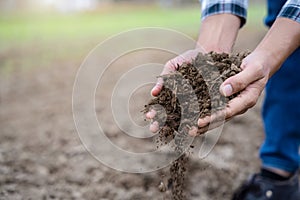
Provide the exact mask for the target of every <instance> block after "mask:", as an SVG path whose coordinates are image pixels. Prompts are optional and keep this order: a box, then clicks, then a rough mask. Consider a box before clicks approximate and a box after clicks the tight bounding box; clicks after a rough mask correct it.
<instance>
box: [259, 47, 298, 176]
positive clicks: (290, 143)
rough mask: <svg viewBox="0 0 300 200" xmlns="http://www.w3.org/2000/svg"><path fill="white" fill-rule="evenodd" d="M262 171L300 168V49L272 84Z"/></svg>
mask: <svg viewBox="0 0 300 200" xmlns="http://www.w3.org/2000/svg"><path fill="white" fill-rule="evenodd" d="M263 121H264V127H265V134H266V138H265V142H264V144H263V145H262V147H261V150H260V157H261V159H262V164H263V167H266V168H269V169H275V171H276V169H278V170H281V171H285V172H289V173H294V172H295V171H296V170H298V168H299V163H300V157H299V145H300V127H299V126H300V48H298V49H297V50H296V51H295V52H294V53H293V54H292V55H291V56H290V57H289V58H288V59H287V60H286V62H285V63H284V64H283V66H282V67H281V69H280V70H279V71H278V72H277V73H275V74H274V76H273V77H272V78H271V79H270V80H269V82H268V84H267V87H266V97H265V102H264V105H263Z"/></svg>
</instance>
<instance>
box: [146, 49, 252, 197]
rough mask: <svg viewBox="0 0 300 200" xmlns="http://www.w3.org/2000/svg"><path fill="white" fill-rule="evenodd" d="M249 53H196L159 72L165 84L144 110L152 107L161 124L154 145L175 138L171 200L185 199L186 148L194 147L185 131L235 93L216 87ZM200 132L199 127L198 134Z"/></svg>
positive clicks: (213, 111)
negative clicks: (187, 60) (171, 69)
mask: <svg viewBox="0 0 300 200" xmlns="http://www.w3.org/2000/svg"><path fill="white" fill-rule="evenodd" d="M248 54H249V53H238V54H226V53H222V54H218V53H214V52H210V53H208V54H201V53H199V54H198V55H197V57H196V58H195V59H194V60H192V61H191V62H190V63H183V64H182V65H181V66H178V70H177V71H175V72H172V73H170V74H167V75H162V76H161V78H162V79H163V81H164V86H163V88H162V90H161V92H160V93H159V95H158V96H157V97H155V98H154V99H152V100H151V101H150V102H149V103H148V104H147V105H145V110H144V112H145V113H146V112H149V111H150V110H152V109H154V110H155V111H156V115H155V117H154V119H153V121H157V122H158V123H159V125H160V129H159V134H158V137H157V139H156V144H157V147H160V146H162V145H166V144H168V143H169V142H170V141H172V140H175V141H174V143H175V148H174V151H175V153H177V154H178V158H177V159H176V160H175V161H173V162H172V164H171V166H170V176H171V177H170V179H169V180H168V183H167V185H168V186H167V188H168V189H170V190H171V191H172V198H173V199H174V200H183V199H186V197H185V194H184V191H185V188H184V186H185V177H186V170H187V165H188V153H187V150H188V149H189V148H193V147H194V146H193V145H190V144H188V141H189V140H188V139H187V138H188V137H189V136H188V131H189V130H190V129H191V127H193V126H194V127H197V121H198V119H199V118H203V117H206V116H209V115H211V114H212V113H215V112H217V111H220V110H223V109H224V108H225V106H226V105H227V102H228V101H229V100H231V99H233V98H234V97H236V95H238V94H235V95H232V96H229V97H224V96H222V95H221V94H220V92H219V88H220V85H221V84H222V83H223V82H224V80H226V79H227V78H229V77H231V76H233V75H236V74H237V73H239V72H241V68H240V65H241V63H242V60H243V59H244V58H245V57H246V56H247V55H248ZM162 108H163V109H162ZM201 133H202V132H200V129H198V134H201ZM163 186H164V185H160V189H161V188H163V190H161V191H165V186H164V187H163Z"/></svg>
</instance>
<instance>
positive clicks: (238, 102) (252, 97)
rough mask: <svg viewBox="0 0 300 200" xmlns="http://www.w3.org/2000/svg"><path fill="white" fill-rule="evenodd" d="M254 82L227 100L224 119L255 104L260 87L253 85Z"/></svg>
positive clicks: (243, 111)
mask: <svg viewBox="0 0 300 200" xmlns="http://www.w3.org/2000/svg"><path fill="white" fill-rule="evenodd" d="M256 84H257V83H254V84H252V85H249V86H248V87H247V88H246V89H245V90H244V91H242V92H241V94H240V95H238V96H237V97H235V98H233V99H232V100H231V101H229V103H228V106H227V107H226V109H225V112H226V119H227V118H231V117H234V116H236V115H239V114H242V113H245V112H246V111H247V110H248V109H249V108H251V107H253V106H254V105H255V104H256V102H257V100H258V97H259V96H260V94H261V91H260V89H259V88H257V87H256V86H255V85H256Z"/></svg>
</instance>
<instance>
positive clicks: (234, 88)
mask: <svg viewBox="0 0 300 200" xmlns="http://www.w3.org/2000/svg"><path fill="white" fill-rule="evenodd" d="M241 68H242V69H243V71H241V72H240V73H238V74H236V75H234V76H232V77H230V78H228V79H226V80H225V81H224V83H222V85H221V86H220V92H221V94H223V95H224V96H226V97H228V96H231V95H232V94H235V93H237V92H240V91H242V90H243V89H245V88H246V87H247V86H248V85H250V84H251V83H253V82H255V81H257V80H259V79H261V78H262V77H264V76H265V75H264V72H263V70H259V69H260V68H259V67H251V66H250V67H247V64H246V63H243V64H242V65H241Z"/></svg>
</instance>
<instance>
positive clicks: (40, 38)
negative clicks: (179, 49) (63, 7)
mask: <svg viewBox="0 0 300 200" xmlns="http://www.w3.org/2000/svg"><path fill="white" fill-rule="evenodd" d="M264 12H265V11H264V6H261V5H253V6H251V7H250V11H249V17H248V25H247V26H248V27H249V28H250V29H253V30H254V29H257V28H258V25H259V24H262V17H263V16H264ZM200 16H201V14H200V5H199V6H195V7H184V8H176V9H175V8H174V9H163V8H159V7H154V6H116V7H113V8H106V9H100V10H98V11H93V12H86V13H69V14H59V13H49V12H46V13H43V14H41V13H26V14H25V13H8V14H6V15H4V14H3V13H2V14H1V13H0V57H2V59H1V60H0V69H1V70H3V69H6V68H8V69H10V70H11V68H12V67H21V68H26V69H27V68H29V67H37V66H51V64H53V62H63V61H68V60H72V61H74V62H76V61H79V60H82V59H83V58H84V56H85V55H86V54H87V53H88V51H89V50H90V49H91V48H93V47H94V46H95V45H96V44H98V43H99V42H101V41H102V40H104V39H105V38H107V37H109V36H111V35H113V34H117V33H119V32H121V31H125V30H129V29H133V28H139V27H162V28H171V29H175V30H178V31H181V32H184V33H186V34H188V35H190V36H192V37H196V36H197V34H198V29H199V24H200ZM261 26H262V25H261Z"/></svg>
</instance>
